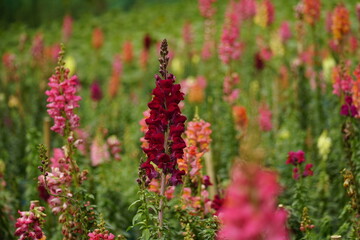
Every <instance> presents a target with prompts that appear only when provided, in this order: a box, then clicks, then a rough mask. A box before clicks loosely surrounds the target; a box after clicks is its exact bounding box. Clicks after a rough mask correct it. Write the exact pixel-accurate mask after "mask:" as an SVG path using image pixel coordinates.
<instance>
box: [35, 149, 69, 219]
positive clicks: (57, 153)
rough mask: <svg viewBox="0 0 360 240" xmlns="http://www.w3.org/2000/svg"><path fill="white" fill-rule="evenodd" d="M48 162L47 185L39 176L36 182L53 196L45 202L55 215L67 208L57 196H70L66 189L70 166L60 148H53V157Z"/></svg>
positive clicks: (42, 176) (42, 177) (43, 177)
mask: <svg viewBox="0 0 360 240" xmlns="http://www.w3.org/2000/svg"><path fill="white" fill-rule="evenodd" d="M50 160H51V166H50V169H51V172H47V176H46V183H47V184H46V183H45V176H44V175H40V176H39V178H38V180H39V185H40V186H42V187H45V186H47V188H48V190H49V191H50V194H52V195H55V196H50V197H49V198H48V199H45V200H47V202H48V203H49V205H50V207H51V209H52V212H53V213H55V214H57V213H60V212H61V211H63V210H64V209H66V208H67V204H66V203H65V202H63V200H62V198H61V197H60V196H58V195H60V194H61V195H64V194H65V195H69V196H70V195H71V193H70V192H69V190H68V187H69V186H70V185H71V181H72V177H71V173H70V171H69V167H70V166H69V163H68V160H67V159H66V157H65V154H64V152H63V150H61V149H60V148H55V149H54V157H52V158H51V159H50ZM45 184H46V185H45ZM64 191H65V192H64Z"/></svg>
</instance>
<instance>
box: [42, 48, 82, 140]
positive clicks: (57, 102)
mask: <svg viewBox="0 0 360 240" xmlns="http://www.w3.org/2000/svg"><path fill="white" fill-rule="evenodd" d="M63 55H64V52H63V50H62V51H61V52H60V53H59V62H58V64H59V66H58V67H56V70H55V74H54V75H52V76H51V77H50V79H49V83H48V86H49V87H50V90H48V91H46V92H45V94H46V95H47V96H48V98H47V102H49V103H48V104H47V105H46V107H47V108H48V110H47V112H48V113H49V115H50V117H51V118H53V119H54V125H53V126H52V127H51V130H53V131H54V132H57V133H59V134H60V135H62V136H63V135H64V133H65V132H68V131H72V130H74V129H75V128H77V127H78V126H79V121H80V118H79V116H78V115H76V114H75V113H74V110H75V108H78V107H79V101H80V100H81V97H80V96H76V91H77V86H78V85H79V80H78V78H77V76H75V75H74V76H72V77H69V72H70V70H69V69H66V68H65V67H64V64H65V63H64V61H63Z"/></svg>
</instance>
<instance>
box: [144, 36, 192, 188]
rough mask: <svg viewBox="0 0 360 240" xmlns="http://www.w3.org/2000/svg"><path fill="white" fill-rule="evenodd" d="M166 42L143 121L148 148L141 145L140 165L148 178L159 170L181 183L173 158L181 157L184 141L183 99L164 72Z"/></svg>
mask: <svg viewBox="0 0 360 240" xmlns="http://www.w3.org/2000/svg"><path fill="white" fill-rule="evenodd" d="M167 54H168V50H167V41H166V40H164V41H163V42H162V44H161V51H160V55H161V58H160V59H159V61H160V71H159V72H160V74H161V77H160V76H158V75H156V76H155V78H156V87H155V89H154V90H153V91H152V94H153V99H152V100H151V101H150V102H149V104H148V106H149V108H150V116H149V117H148V118H147V119H146V120H145V122H146V124H147V126H148V130H147V132H146V134H145V140H147V141H148V147H147V148H143V150H144V152H145V153H146V155H147V160H146V161H145V162H144V163H143V164H142V165H141V168H143V169H145V171H146V175H147V177H148V178H149V179H152V178H155V177H158V175H159V172H157V170H156V169H155V167H154V165H153V164H155V165H156V166H157V168H159V169H161V170H162V171H163V173H165V174H171V178H170V183H171V184H172V185H176V184H178V183H181V182H182V180H181V177H182V175H183V174H184V172H183V171H180V170H179V169H178V167H177V159H179V158H182V157H183V149H184V148H185V146H186V144H185V141H184V140H183V139H182V137H181V134H182V133H183V132H184V130H185V126H184V122H185V121H186V117H185V116H183V115H182V114H181V111H180V108H179V103H180V101H181V100H183V99H184V96H183V95H184V94H183V93H182V92H181V91H180V88H181V87H180V84H174V83H175V77H174V76H173V75H172V74H168V72H167V70H166V68H167V65H168V61H169V57H168V56H167Z"/></svg>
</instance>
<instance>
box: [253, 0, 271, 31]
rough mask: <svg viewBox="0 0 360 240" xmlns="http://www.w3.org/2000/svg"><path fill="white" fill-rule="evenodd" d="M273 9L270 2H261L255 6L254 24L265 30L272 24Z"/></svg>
mask: <svg viewBox="0 0 360 240" xmlns="http://www.w3.org/2000/svg"><path fill="white" fill-rule="evenodd" d="M274 18H275V9H274V5H273V4H272V3H271V1H270V0H263V1H261V2H259V3H258V4H257V5H256V15H255V19H254V21H255V23H256V24H258V25H259V26H261V27H263V28H265V27H268V26H270V25H271V24H272V23H273V22H274Z"/></svg>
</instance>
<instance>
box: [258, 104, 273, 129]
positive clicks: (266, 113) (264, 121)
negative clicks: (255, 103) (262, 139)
mask: <svg viewBox="0 0 360 240" xmlns="http://www.w3.org/2000/svg"><path fill="white" fill-rule="evenodd" d="M271 118H272V113H271V110H270V109H269V107H268V106H267V105H263V106H262V107H260V108H259V125H260V129H261V130H262V131H264V132H268V131H271V129H272V128H273V125H272V122H271Z"/></svg>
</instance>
